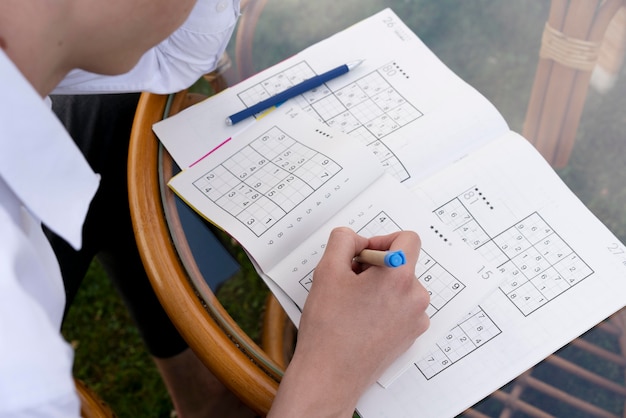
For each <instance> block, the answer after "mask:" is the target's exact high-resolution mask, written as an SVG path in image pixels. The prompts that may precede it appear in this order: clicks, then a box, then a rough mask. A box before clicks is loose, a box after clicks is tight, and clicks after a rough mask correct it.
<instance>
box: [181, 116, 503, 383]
mask: <svg viewBox="0 0 626 418" xmlns="http://www.w3.org/2000/svg"><path fill="white" fill-rule="evenodd" d="M170 187H172V189H173V190H174V191H175V192H176V193H177V194H178V195H179V196H180V197H181V198H182V199H183V200H184V201H185V202H187V203H188V204H189V205H190V206H192V207H193V208H194V209H195V210H196V211H197V212H199V213H200V214H201V215H202V216H204V217H205V218H206V219H207V220H209V221H210V222H213V223H214V224H216V225H217V226H219V227H220V228H222V229H224V230H225V231H227V232H228V233H229V234H230V235H232V236H233V237H234V238H235V239H236V240H237V241H238V242H239V243H240V244H241V245H242V246H243V247H244V248H245V250H246V251H247V253H248V254H249V256H250V258H251V259H252V260H253V262H254V263H255V265H256V267H257V269H258V270H259V271H260V274H261V275H262V277H263V278H264V279H265V280H266V281H267V282H268V283H269V282H270V281H271V283H269V284H270V285H273V284H275V285H276V286H278V287H279V288H280V289H281V290H282V292H280V293H279V295H282V296H285V295H286V296H288V298H289V300H284V297H283V298H281V299H279V300H281V302H283V305H285V306H286V309H287V311H288V312H290V316H291V318H292V320H293V321H294V323H296V324H298V322H299V313H300V311H301V310H302V308H303V306H304V303H305V301H306V298H307V296H308V292H309V289H310V286H311V284H312V278H313V271H314V269H315V266H316V265H317V263H318V262H319V260H320V258H321V256H322V254H323V252H324V247H325V245H326V242H327V240H328V236H329V234H330V231H331V230H332V229H333V228H335V227H338V226H347V227H350V228H352V229H353V230H355V231H356V232H358V233H360V234H361V235H363V236H373V235H383V234H389V233H392V232H396V231H399V230H413V231H416V232H418V233H419V234H420V237H421V239H422V250H421V252H420V256H419V261H418V266H417V267H416V272H415V274H416V277H417V279H418V280H420V281H421V282H422V284H423V285H424V286H425V287H426V289H427V290H428V291H429V292H430V294H431V300H430V306H429V308H428V310H427V314H428V315H429V317H430V318H431V326H430V329H429V330H428V331H427V333H426V334H425V335H424V336H423V338H422V339H420V341H419V342H417V343H416V344H415V345H414V347H412V349H411V350H409V351H408V352H407V353H406V354H405V355H404V356H402V357H401V358H400V359H398V361H397V362H396V363H395V364H394V365H393V366H392V367H391V368H390V369H389V370H388V371H387V372H386V373H385V375H384V376H382V377H381V379H380V382H381V384H383V385H386V384H389V383H391V382H392V381H393V380H394V379H395V378H396V377H397V376H398V375H399V374H400V373H401V372H402V371H404V370H406V368H407V367H410V365H411V364H412V362H413V361H415V359H416V358H417V357H419V356H421V355H423V354H424V351H423V350H424V349H425V348H428V347H429V344H428V343H429V342H434V341H435V340H436V339H437V338H438V337H439V336H440V335H443V333H444V332H446V331H447V330H448V329H449V327H450V326H451V325H452V324H454V323H455V322H454V321H455V320H456V319H457V318H458V317H459V315H463V314H465V313H467V312H469V311H470V309H471V308H472V307H473V306H474V305H475V304H476V301H477V300H479V299H480V298H482V297H483V296H484V294H485V292H488V291H489V290H490V289H492V288H495V287H496V286H497V285H498V284H499V283H496V282H494V280H493V279H494V277H495V276H494V277H489V276H485V275H484V274H483V270H484V268H485V266H484V264H483V263H482V260H480V259H478V258H476V257H473V256H472V252H471V250H470V249H469V248H468V247H467V246H466V245H465V244H464V243H463V242H462V241H461V240H460V239H459V238H457V237H455V236H454V235H453V234H452V233H451V232H447V230H448V228H447V227H446V226H444V225H439V224H438V219H437V218H436V217H435V216H434V214H433V213H431V212H430V211H429V210H428V205H423V204H422V202H421V201H420V200H419V199H418V198H417V197H416V196H415V195H414V194H413V193H412V192H411V191H410V190H409V189H408V188H406V187H405V186H404V185H402V184H401V183H400V182H399V181H398V180H397V179H395V178H393V177H392V176H390V175H389V174H387V173H385V172H384V171H383V169H382V167H381V166H380V164H379V163H378V161H377V160H376V159H375V157H374V156H373V154H371V153H370V152H369V151H368V150H367V149H366V147H365V146H363V145H362V144H360V143H359V142H358V141H356V140H355V139H354V138H352V137H348V136H347V135H346V134H343V133H341V132H335V131H334V130H332V129H330V128H329V127H328V126H326V125H324V124H322V123H321V122H318V121H315V120H314V119H313V118H310V117H309V116H308V115H306V114H302V113H299V114H294V115H291V116H290V117H289V118H287V119H285V118H284V117H281V116H280V115H278V114H276V113H274V114H271V115H269V116H268V117H266V118H263V119H262V120H261V121H259V122H258V123H256V124H255V125H254V126H252V127H251V128H250V129H248V130H246V131H245V132H243V133H241V134H240V135H238V136H236V137H234V138H233V139H232V140H231V141H228V142H227V143H226V144H224V145H223V146H222V147H220V148H219V149H217V150H216V151H215V152H213V153H212V154H210V155H208V156H207V157H206V158H204V159H203V160H202V161H200V162H199V163H198V164H196V165H194V166H193V167H191V168H188V169H187V170H185V171H183V172H181V173H180V174H178V175H177V176H176V177H174V178H173V179H172V180H171V181H170ZM270 287H272V286H270ZM292 303H293V304H294V305H292ZM364 303H366V301H364ZM293 306H295V307H296V308H297V312H296V313H295V316H294V311H293V309H289V307H293Z"/></svg>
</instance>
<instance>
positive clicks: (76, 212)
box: [0, 50, 100, 248]
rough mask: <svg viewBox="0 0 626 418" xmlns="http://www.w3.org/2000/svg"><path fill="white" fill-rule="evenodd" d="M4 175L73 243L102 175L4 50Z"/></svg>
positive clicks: (0, 162)
mask: <svg viewBox="0 0 626 418" xmlns="http://www.w3.org/2000/svg"><path fill="white" fill-rule="evenodd" d="M0 91H2V99H1V100H0V176H2V178H3V179H4V181H5V182H6V183H7V184H8V186H9V187H10V188H11V189H12V190H13V193H15V194H16V195H17V197H18V198H19V199H20V200H21V201H22V204H23V205H24V206H25V207H26V208H27V209H28V210H29V211H30V212H31V213H32V214H33V215H34V216H35V217H37V218H38V219H40V220H41V221H42V222H43V223H44V224H46V226H48V228H50V229H51V230H53V231H54V232H56V233H57V234H58V235H60V236H62V237H63V238H64V239H65V240H66V241H68V242H69V243H70V244H71V245H72V246H73V247H74V248H80V246H81V243H82V225H83V222H84V220H85V216H86V214H87V210H88V208H89V204H90V202H91V199H92V198H93V196H94V194H95V192H96V189H97V188H98V183H99V178H100V177H99V175H97V174H95V173H94V172H93V170H92V169H91V168H90V167H89V165H88V164H87V162H86V161H85V158H84V157H83V155H82V153H81V152H80V150H79V149H78V148H77V147H76V145H75V144H74V142H73V141H72V139H71V138H70V136H69V135H68V133H67V131H66V130H65V128H64V127H63V125H62V124H61V122H60V121H59V120H58V119H57V118H56V117H55V115H54V114H53V113H52V111H51V110H50V102H49V101H48V102H47V103H46V101H44V100H43V99H42V98H41V97H40V96H39V95H38V94H37V92H36V91H35V90H34V89H33V87H32V86H31V85H30V84H29V83H28V81H27V80H26V79H25V78H24V77H23V75H22V74H21V73H20V72H19V70H18V69H17V68H16V67H15V65H14V64H13V63H12V62H11V60H10V59H9V58H8V57H7V56H6V55H5V53H4V51H2V50H0Z"/></svg>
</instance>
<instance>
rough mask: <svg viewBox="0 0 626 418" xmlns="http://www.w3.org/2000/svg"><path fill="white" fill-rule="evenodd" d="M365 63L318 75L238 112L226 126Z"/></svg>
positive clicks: (340, 67)
mask: <svg viewBox="0 0 626 418" xmlns="http://www.w3.org/2000/svg"><path fill="white" fill-rule="evenodd" d="M362 62H363V60H359V61H354V62H350V63H348V64H343V65H340V66H339V67H337V68H333V69H332V70H330V71H327V72H325V73H323V74H320V75H316V76H314V77H311V78H309V79H306V80H304V81H303V82H301V83H299V84H296V85H295V86H293V87H290V88H288V89H287V90H284V91H282V92H280V93H278V94H277V95H275V96H272V97H270V98H268V99H265V100H263V101H261V102H259V103H257V104H255V105H253V106H250V107H249V108H247V109H244V110H242V111H240V112H237V113H235V114H233V115H231V116H229V117H227V118H226V124H227V125H229V126H230V125H234V124H236V123H237V122H241V121H242V120H244V119H246V118H249V117H250V116H252V115H255V114H257V113H260V112H262V111H264V110H266V109H269V108H270V107H272V106H277V105H279V104H281V103H283V102H285V101H287V100H289V99H291V98H292V97H296V96H298V95H299V94H302V93H305V92H307V91H309V90H312V89H314V88H315V87H318V86H321V85H322V84H324V83H326V82H327V81H329V80H332V79H333V78H337V77H339V76H340V75H342V74H345V73H347V72H348V71H350V70H352V69H353V68H355V67H357V66H358V65H359V64H361V63H362Z"/></svg>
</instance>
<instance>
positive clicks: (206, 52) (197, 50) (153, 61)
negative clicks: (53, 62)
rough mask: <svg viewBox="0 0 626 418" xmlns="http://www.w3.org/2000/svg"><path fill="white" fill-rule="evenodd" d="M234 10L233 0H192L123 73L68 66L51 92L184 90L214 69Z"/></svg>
mask: <svg viewBox="0 0 626 418" xmlns="http://www.w3.org/2000/svg"><path fill="white" fill-rule="evenodd" d="M239 14H240V10H239V0H198V2H197V3H196V5H195V6H194V9H193V10H192V12H191V14H190V15H189V17H188V18H187V20H186V21H185V23H184V24H183V25H182V26H181V27H180V28H179V29H178V30H177V31H175V32H174V33H173V34H172V35H171V36H170V37H169V38H167V39H165V40H164V41H163V42H161V43H160V44H159V45H157V46H156V47H154V48H152V49H151V50H149V51H148V52H146V54H144V55H143V57H142V58H141V59H140V61H139V62H138V63H137V65H136V66H135V67H134V68H133V69H132V70H131V71H129V72H128V73H126V74H122V75H118V76H102V75H98V74H94V73H89V72H86V71H82V70H74V71H72V72H70V73H69V74H68V75H67V77H66V78H65V79H64V80H63V81H62V82H61V83H60V84H59V86H57V88H56V89H55V90H54V92H53V94H95V93H122V92H139V91H149V92H152V93H159V94H166V93H173V92H176V91H180V90H182V89H185V88H187V87H189V86H190V85H191V84H193V83H194V82H195V81H196V80H198V78H200V77H201V76H202V75H203V74H206V73H209V72H211V71H212V70H214V69H215V67H216V65H217V62H218V61H219V59H220V57H221V56H222V54H223V53H224V50H225V49H226V46H227V44H228V41H229V39H230V37H231V35H232V33H233V30H234V27H235V24H236V22H237V19H238V17H239Z"/></svg>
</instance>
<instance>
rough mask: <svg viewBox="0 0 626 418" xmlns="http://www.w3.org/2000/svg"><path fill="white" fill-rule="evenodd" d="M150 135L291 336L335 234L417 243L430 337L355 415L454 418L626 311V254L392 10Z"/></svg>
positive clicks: (179, 189) (184, 191)
mask: <svg viewBox="0 0 626 418" xmlns="http://www.w3.org/2000/svg"><path fill="white" fill-rule="evenodd" d="M359 59H364V60H365V61H364V62H363V63H362V64H361V65H360V66H359V67H357V68H356V69H354V70H352V71H350V72H349V73H348V74H345V75H343V76H341V77H339V78H336V79H334V80H332V81H330V82H328V83H326V84H325V85H323V86H321V87H319V88H316V89H314V90H312V91H309V92H307V93H305V94H303V95H301V96H299V97H297V98H294V99H291V100H289V101H287V102H286V103H284V104H283V105H282V106H280V107H278V108H276V109H275V110H273V111H271V112H268V113H269V114H265V115H263V116H262V117H261V116H260V115H257V116H258V117H257V118H250V119H249V120H246V121H244V122H241V123H239V124H237V125H235V126H227V125H226V124H225V122H224V120H225V118H226V117H227V116H228V115H230V114H232V113H234V112H236V111H239V110H241V109H242V108H244V107H249V106H251V105H253V104H255V103H257V102H259V101H260V100H263V99H264V98H267V97H268V96H271V95H274V94H276V93H278V92H280V91H282V90H284V89H286V88H288V87H289V86H291V85H293V84H295V83H298V82H300V81H302V80H303V79H306V78H309V77H311V76H312V75H315V74H319V73H322V72H324V71H326V70H328V69H330V68H334V67H336V66H337V65H340V64H343V63H345V62H350V61H353V60H359ZM154 131H155V132H156V134H157V136H158V137H159V138H160V140H161V141H162V143H163V144H164V146H165V147H166V148H167V149H168V151H169V152H170V154H171V155H172V156H173V158H174V159H175V161H176V162H177V163H178V164H179V165H180V166H181V167H182V168H183V171H182V172H181V173H180V174H178V175H177V176H176V177H174V178H173V179H172V180H171V182H170V187H171V188H172V189H173V190H174V191H175V192H176V193H177V194H178V195H179V196H180V197H181V198H182V199H183V200H184V201H186V202H187V203H188V204H189V205H191V206H192V207H193V208H195V210H196V211H197V212H198V213H200V214H201V215H202V216H203V217H205V218H206V219H207V220H209V221H210V222H212V223H214V224H216V225H218V226H219V227H220V228H222V229H224V230H225V231H226V232H228V233H229V234H231V235H232V236H233V237H234V238H235V239H237V240H238V241H239V242H240V243H241V244H242V246H243V247H244V248H245V249H246V251H247V252H248V254H249V255H250V257H251V259H252V260H253V262H254V263H255V265H256V266H257V269H258V271H259V274H260V275H261V276H262V277H263V278H264V280H265V281H266V283H267V284H268V286H269V287H270V288H271V289H272V291H273V292H274V293H275V294H276V296H277V297H278V299H279V300H280V302H281V304H282V305H283V307H284V308H285V310H286V311H287V313H288V314H289V315H290V317H291V318H292V320H293V321H294V322H295V323H296V324H298V320H299V316H300V310H301V309H302V306H303V304H304V301H305V300H306V297H307V294H308V290H309V288H310V286H311V280H312V272H313V270H314V269H315V266H316V264H317V262H318V261H319V259H320V257H321V255H322V253H323V251H324V245H325V242H326V240H327V238H328V234H329V232H330V230H331V229H332V228H333V227H335V226H339V225H344V226H349V227H351V228H353V229H354V230H355V231H358V232H359V233H361V234H363V235H365V236H371V235H381V234H386V233H389V232H393V231H396V230H400V229H402V230H407V229H411V230H415V231H417V232H418V233H419V234H420V236H421V238H422V252H421V254H420V258H419V262H418V266H417V271H416V276H417V277H418V279H419V280H420V281H422V283H423V284H424V286H426V288H427V289H428V290H429V292H430V293H431V304H430V307H429V312H428V313H429V315H430V317H431V327H430V329H429V330H428V331H427V332H426V333H425V334H424V335H423V336H422V337H420V338H419V339H418V340H417V341H416V343H415V344H414V345H413V347H412V348H411V349H410V350H409V351H408V352H407V353H406V354H405V355H404V356H403V357H401V358H400V359H398V361H397V362H396V363H395V364H394V365H393V366H392V367H391V368H390V369H389V370H388V371H387V372H386V373H385V374H384V375H383V376H382V377H381V379H380V380H379V384H376V385H373V386H372V387H371V388H370V389H369V390H368V391H367V392H366V393H365V394H364V396H363V397H362V398H361V399H360V401H359V403H358V412H359V414H360V415H361V416H363V417H368V416H377V417H394V418H397V417H405V416H406V417H413V416H416V414H417V413H418V412H419V415H420V416H453V415H456V414H458V413H460V412H462V411H463V410H464V409H466V408H468V407H470V406H471V405H473V404H474V403H476V402H477V401H479V400H480V399H482V398H483V397H485V396H487V395H488V394H489V393H491V392H492V391H494V390H496V389H497V388H499V387H500V386H502V385H504V384H505V383H507V382H508V381H510V380H511V379H513V378H515V377H516V376H518V375H519V374H521V373H522V372H523V371H525V370H526V369H528V368H529V367H531V366H533V365H534V364H536V363H537V362H539V361H541V360H542V359H543V358H545V357H546V356H548V355H549V354H551V353H552V352H554V351H556V350H557V349H559V348H560V347H562V346H563V345H565V344H567V343H568V342H569V341H571V340H572V339H574V338H575V337H577V336H578V335H580V334H582V333H583V332H585V331H587V330H588V329H590V328H591V327H593V326H594V325H595V324H597V323H598V322H600V321H601V320H603V319H605V318H606V317H607V316H609V315H610V314H612V313H614V312H615V311H617V310H618V309H620V308H622V307H623V306H624V302H625V300H626V298H625V297H624V294H626V293H625V292H626V251H625V248H624V246H623V244H622V243H620V242H619V240H618V239H616V238H615V236H614V235H613V234H612V233H611V232H610V231H608V230H607V228H606V227H605V226H604V225H603V224H602V223H601V222H600V221H599V220H598V219H597V218H596V217H595V216H593V215H592V214H591V213H590V212H589V211H588V210H587V209H586V208H585V206H584V205H583V204H582V203H581V202H580V201H579V200H578V199H577V198H576V197H575V196H574V195H573V193H572V192H571V191H570V190H569V189H568V188H567V187H566V186H565V185H564V184H563V183H562V181H561V180H560V179H559V178H558V176H557V175H556V174H555V173H554V171H553V170H552V169H551V168H550V167H549V165H548V164H547V163H546V162H545V161H544V160H543V158H542V157H541V156H540V155H539V154H538V152H537V151H536V150H535V149H534V148H533V147H532V146H531V145H530V144H529V143H528V142H527V141H526V140H525V139H524V138H522V137H521V136H519V135H517V134H516V133H514V132H512V131H510V130H509V128H508V126H507V124H506V122H505V121H504V120H503V118H502V116H501V115H500V114H499V113H498V111H497V110H496V109H495V108H494V107H493V106H492V105H491V104H490V103H489V102H488V101H487V100H486V99H485V98H484V97H483V96H482V95H481V94H479V93H478V92H477V91H476V90H475V89H473V88H472V87H470V86H469V85H468V84H467V83H465V82H464V81H462V80H461V79H460V78H459V77H458V76H456V75H455V74H454V73H452V72H451V71H450V70H449V69H448V68H447V67H446V66H445V65H444V64H443V63H441V61H439V59H438V58H437V57H436V56H435V55H434V54H433V53H432V52H430V51H429V50H428V48H427V47H426V46H425V45H424V44H423V43H422V42H421V41H420V40H419V39H418V38H417V36H415V34H413V33H412V32H411V30H410V29H409V28H408V27H407V26H406V25H405V24H404V23H403V22H402V21H401V20H400V19H399V18H398V17H397V16H396V15H395V14H394V13H393V12H392V11H391V10H389V9H387V10H383V11H382V12H380V13H378V14H376V15H374V16H372V17H370V18H368V19H366V20H364V21H362V22H360V23H358V24H356V25H354V26H352V27H350V28H348V29H346V30H345V31H343V32H340V33H337V34H336V35H334V36H332V37H330V38H328V39H326V40H324V41H322V42H319V43H318V44H316V45H313V46H311V47H310V48H307V49H305V50H304V51H302V52H301V53H299V54H297V55H295V56H293V57H291V58H289V59H287V60H285V61H283V62H281V63H279V64H278V65H276V66H274V67H272V68H269V69H267V70H265V71H263V72H261V73H259V74H258V75H256V76H254V77H251V78H249V79H248V80H245V81H243V82H242V83H240V84H238V85H236V86H234V87H231V88H229V89H227V90H225V91H224V92H222V93H220V94H218V95H216V96H214V97H212V98H210V99H207V100H206V101H204V102H202V103H199V104H197V105H195V106H193V107H191V108H189V109H187V110H185V111H184V112H182V113H180V114H178V115H176V116H174V117H172V118H169V119H166V120H164V121H162V122H159V123H157V124H156V125H155V126H154ZM364 309H367V302H366V301H364Z"/></svg>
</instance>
